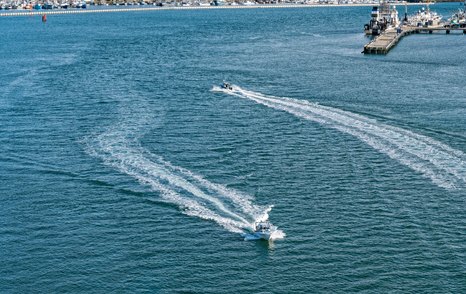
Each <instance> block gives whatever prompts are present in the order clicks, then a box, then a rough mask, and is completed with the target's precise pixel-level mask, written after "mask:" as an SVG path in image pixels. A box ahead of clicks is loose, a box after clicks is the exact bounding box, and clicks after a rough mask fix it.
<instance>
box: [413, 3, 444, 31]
mask: <svg viewBox="0 0 466 294" xmlns="http://www.w3.org/2000/svg"><path fill="white" fill-rule="evenodd" d="M441 22H442V16H440V15H439V14H438V13H437V12H433V11H431V10H430V8H429V5H427V9H425V8H424V7H423V8H422V9H421V10H419V11H418V12H417V13H416V14H414V15H412V16H411V17H409V18H408V24H409V25H411V26H414V27H431V26H439V25H440V24H441Z"/></svg>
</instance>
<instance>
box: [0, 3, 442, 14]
mask: <svg viewBox="0 0 466 294" xmlns="http://www.w3.org/2000/svg"><path fill="white" fill-rule="evenodd" d="M431 4H433V3H431ZM376 5H378V4H374V3H360V4H359V3H358V4H264V5H237V6H234V5H224V6H166V7H159V6H158V7H137V8H134V7H131V8H129V7H125V8H116V7H115V8H88V9H66V10H65V9H62V10H34V11H21V10H20V11H11V12H2V13H0V17H2V16H4V17H12V16H33V15H43V14H46V15H59V14H85V13H109V12H136V11H163V10H206V9H261V8H318V7H367V6H376ZM392 5H399V6H404V5H405V3H393V4H392ZM406 5H408V6H418V5H426V3H406ZM104 7H107V6H104Z"/></svg>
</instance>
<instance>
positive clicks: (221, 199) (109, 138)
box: [84, 124, 272, 233]
mask: <svg viewBox="0 0 466 294" xmlns="http://www.w3.org/2000/svg"><path fill="white" fill-rule="evenodd" d="M136 131H137V128H134V127H129V126H125V124H121V125H118V126H116V127H114V128H111V129H108V130H107V131H106V132H104V133H102V134H100V135H96V136H91V137H88V138H86V139H85V140H84V141H85V145H86V151H87V153H88V154H90V155H92V156H94V157H97V158H99V159H101V160H102V161H103V162H104V163H105V164H106V165H108V166H111V167H113V168H116V169H118V170H119V171H121V172H122V173H124V174H127V175H129V176H131V177H133V178H135V179H137V180H138V181H139V182H140V183H142V184H144V185H148V186H149V187H151V188H152V189H153V190H155V191H158V192H160V195H161V197H162V198H163V200H164V201H166V202H169V203H172V204H175V205H177V206H179V207H180V208H182V209H183V212H184V213H185V214H187V215H190V216H195V217H199V218H202V219H207V220H212V221H215V222H216V223H218V224H220V225H221V226H223V227H224V228H226V229H227V230H229V231H231V232H236V233H244V232H245V230H251V228H252V227H253V223H254V221H255V220H256V219H257V218H258V217H259V216H261V215H264V213H268V212H269V211H270V210H271V208H272V206H260V205H256V204H254V203H253V200H254V199H253V197H252V196H250V195H247V194H243V193H241V192H239V191H236V190H234V189H230V188H227V187H225V186H223V185H220V184H217V183H212V182H210V181H208V180H206V179H205V178H203V177H202V176H200V175H197V174H195V173H193V172H191V171H190V170H187V169H185V168H182V167H178V166H175V165H173V164H171V163H170V162H168V161H166V160H164V159H163V158H162V157H161V156H159V155H156V154H153V153H151V152H149V151H148V150H146V149H144V148H143V147H142V146H140V144H139V143H138V140H137V139H135V136H134V132H136Z"/></svg>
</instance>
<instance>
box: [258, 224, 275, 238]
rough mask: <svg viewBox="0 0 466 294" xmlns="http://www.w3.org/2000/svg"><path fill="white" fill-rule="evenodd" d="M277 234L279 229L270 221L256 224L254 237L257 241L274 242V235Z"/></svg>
mask: <svg viewBox="0 0 466 294" xmlns="http://www.w3.org/2000/svg"><path fill="white" fill-rule="evenodd" d="M276 232H277V227H276V226H274V225H272V224H271V223H269V222H268V221H261V222H256V223H254V232H253V234H252V235H253V236H255V237H256V238H257V239H264V240H272V239H274V234H276Z"/></svg>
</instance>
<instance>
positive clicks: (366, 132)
mask: <svg viewBox="0 0 466 294" xmlns="http://www.w3.org/2000/svg"><path fill="white" fill-rule="evenodd" d="M213 91H221V92H224V93H226V94H229V95H233V96H236V97H240V98H246V99H249V100H252V101H254V102H256V103H259V104H262V105H265V106H267V107H270V108H273V109H277V110H281V111H286V112H288V113H290V114H293V115H295V116H297V117H300V118H303V119H306V120H310V121H314V122H317V123H319V124H322V125H325V126H329V127H331V128H334V129H337V130H339V131H341V132H344V133H347V134H350V135H352V136H354V137H356V138H358V139H360V140H361V141H363V142H365V143H366V144H368V145H369V146H371V147H373V148H374V149H376V150H377V151H379V152H382V153H384V154H386V155H388V156H389V157H390V158H392V159H395V160H397V161H398V162H400V163H402V164H403V165H405V166H407V167H409V168H411V169H413V170H415V171H417V172H419V173H421V174H422V175H424V176H425V177H427V178H429V179H430V180H431V181H432V182H433V183H435V184H436V185H438V186H439V187H442V188H445V189H464V188H466V155H465V154H464V153H463V152H462V151H460V150H456V149H454V148H452V147H450V146H448V145H446V144H444V143H442V142H439V141H437V140H435V139H433V138H430V137H428V136H425V135H421V134H417V133H414V132H412V131H410V130H407V129H403V128H400V127H396V126H391V125H387V124H384V123H381V122H378V121H377V120H375V119H372V118H368V117H365V116H363V115H360V114H356V113H352V112H349V111H346V110H341V109H337V108H333V107H329V106H322V105H319V104H317V103H311V102H308V101H305V100H298V99H293V98H286V97H275V96H269V95H264V94H261V93H258V92H253V91H248V90H245V89H242V88H240V87H238V86H234V87H233V90H231V91H230V90H224V89H221V88H219V87H214V89H213Z"/></svg>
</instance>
